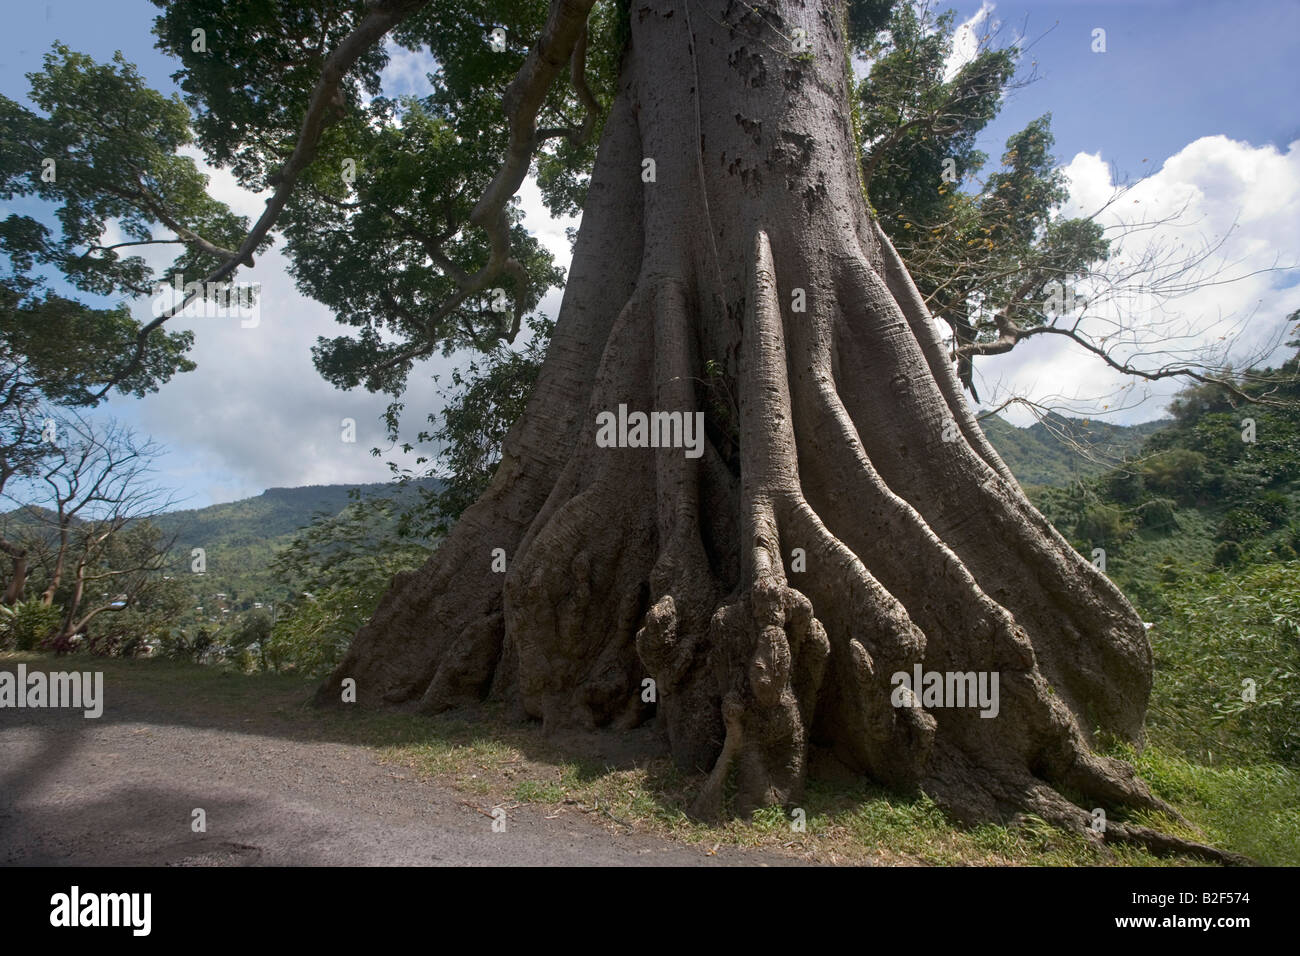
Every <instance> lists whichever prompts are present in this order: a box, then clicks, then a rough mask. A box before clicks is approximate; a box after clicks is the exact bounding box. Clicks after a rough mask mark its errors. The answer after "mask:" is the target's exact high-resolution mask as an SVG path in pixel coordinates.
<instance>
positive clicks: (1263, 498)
mask: <svg viewBox="0 0 1300 956" xmlns="http://www.w3.org/2000/svg"><path fill="white" fill-rule="evenodd" d="M1255 511H1256V513H1257V514H1258V515H1259V516H1260V518H1262V519H1263V521H1264V524H1265V526H1266V527H1267V528H1268V529H1269V530H1270V531H1271V530H1273V529H1275V528H1282V527H1285V526H1286V523H1287V520H1288V519H1289V518H1290V517H1291V499H1290V498H1288V497H1287V496H1286V495H1284V494H1282V492H1280V491H1266V492H1264V493H1263V494H1262V495H1260V496H1259V498H1258V500H1257V501H1256V502H1255Z"/></svg>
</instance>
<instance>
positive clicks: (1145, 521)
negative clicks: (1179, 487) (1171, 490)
mask: <svg viewBox="0 0 1300 956" xmlns="http://www.w3.org/2000/svg"><path fill="white" fill-rule="evenodd" d="M1177 507H1178V503H1177V502H1176V501H1174V500H1173V499H1172V498H1152V499H1151V500H1150V501H1146V502H1143V503H1142V504H1141V505H1139V506H1138V509H1137V516H1138V523H1139V524H1140V525H1142V527H1144V528H1148V529H1150V530H1153V531H1170V530H1173V529H1174V528H1177V527H1178V522H1177V521H1175V520H1174V511H1175V509H1176V508H1177Z"/></svg>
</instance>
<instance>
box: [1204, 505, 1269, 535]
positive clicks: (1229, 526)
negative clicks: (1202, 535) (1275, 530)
mask: <svg viewBox="0 0 1300 956" xmlns="http://www.w3.org/2000/svg"><path fill="white" fill-rule="evenodd" d="M1266 529H1267V524H1266V522H1265V521H1264V518H1263V516H1262V515H1260V514H1259V513H1257V512H1255V511H1252V510H1250V509H1248V508H1233V509H1232V510H1231V511H1229V512H1228V513H1227V514H1226V515H1224V516H1223V520H1222V521H1220V522H1219V529H1218V530H1217V531H1216V532H1215V533H1214V536H1215V537H1216V538H1218V539H1219V540H1220V541H1244V540H1246V539H1248V538H1256V537H1259V536H1260V535H1261V534H1263V533H1264V531H1265V530H1266Z"/></svg>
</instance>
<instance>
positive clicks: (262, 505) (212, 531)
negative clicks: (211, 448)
mask: <svg viewBox="0 0 1300 956" xmlns="http://www.w3.org/2000/svg"><path fill="white" fill-rule="evenodd" d="M420 487H423V488H426V489H430V490H432V489H435V488H437V487H438V484H437V482H436V481H433V480H428V481H424V482H412V483H411V484H409V485H407V486H405V487H400V488H399V487H398V486H395V485H393V484H390V483H387V482H374V483H371V484H364V485H307V486H305V487H301V488H268V489H267V490H266V491H264V492H263V493H262V494H260V495H257V496H256V497H253V498H245V499H243V500H241V501H231V502H228V503H225V504H219V505H209V506H208V507H206V508H194V509H186V510H182V511H172V512H168V513H167V514H164V515H161V516H159V517H157V518H155V519H154V523H155V524H157V525H158V526H159V527H161V528H162V529H163V531H164V533H165V534H167V535H168V536H175V545H174V547H173V553H174V555H175V564H174V566H173V569H172V573H173V574H175V575H177V576H178V577H181V576H184V578H185V579H187V580H190V581H192V582H193V586H194V587H193V593H194V595H195V597H196V599H198V600H199V601H200V602H202V601H204V600H207V601H208V602H209V603H212V602H213V601H215V602H216V603H217V604H218V605H219V606H224V607H230V608H232V609H235V610H238V609H241V608H245V607H248V606H251V605H252V604H253V603H255V602H263V603H270V602H273V601H281V600H284V599H285V598H287V597H288V596H289V595H288V593H287V592H286V591H285V589H284V587H283V586H282V585H281V584H280V583H279V582H278V581H276V580H275V577H274V575H273V574H272V573H271V570H270V564H271V560H272V558H274V556H275V554H276V552H278V551H280V550H282V549H283V548H286V547H288V546H289V545H290V544H291V543H292V541H293V538H294V535H295V534H296V533H297V531H298V530H299V529H300V528H304V527H306V526H307V525H309V524H311V522H312V519H313V518H314V517H316V516H317V515H322V514H324V515H337V514H338V513H339V512H340V511H342V510H343V509H344V508H346V507H347V506H348V505H349V504H350V503H351V501H352V498H351V497H350V495H351V494H352V493H353V492H354V491H355V492H359V493H360V494H361V496H362V497H363V498H371V497H376V496H379V497H390V498H393V499H394V500H395V501H396V502H397V503H398V505H399V507H401V506H406V505H410V504H414V503H415V502H416V501H417V500H418V495H419V491H418V488H420ZM376 530H377V531H380V530H382V529H376ZM196 548H201V549H203V560H204V563H205V565H206V569H205V571H204V572H203V574H202V575H201V576H200V575H198V574H196V573H195V572H194V570H193V568H194V560H195V555H194V549H196ZM218 594H221V595H225V597H224V598H221V599H217V597H216V596H217V595H218Z"/></svg>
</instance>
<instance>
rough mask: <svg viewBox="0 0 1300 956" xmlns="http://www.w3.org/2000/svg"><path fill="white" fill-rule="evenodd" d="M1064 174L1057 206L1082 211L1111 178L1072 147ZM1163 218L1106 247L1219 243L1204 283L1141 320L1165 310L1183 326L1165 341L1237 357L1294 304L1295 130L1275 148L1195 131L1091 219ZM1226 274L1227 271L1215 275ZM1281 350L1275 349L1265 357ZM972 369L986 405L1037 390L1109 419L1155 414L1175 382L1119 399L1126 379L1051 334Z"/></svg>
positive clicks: (1299, 283)
mask: <svg viewBox="0 0 1300 956" xmlns="http://www.w3.org/2000/svg"><path fill="white" fill-rule="evenodd" d="M1065 173H1066V176H1067V177H1068V179H1069V189H1070V199H1069V202H1068V204H1067V206H1066V208H1065V210H1064V214H1065V215H1066V216H1079V215H1090V214H1091V213H1093V212H1095V211H1096V210H1097V209H1099V208H1100V207H1101V206H1103V205H1104V204H1105V203H1106V201H1107V199H1109V198H1110V197H1111V195H1112V194H1113V193H1114V191H1115V185H1116V184H1115V178H1114V176H1113V174H1112V172H1111V170H1110V169H1109V168H1108V166H1107V164H1106V163H1105V162H1104V161H1103V159H1102V157H1101V156H1100V155H1097V154H1089V153H1079V154H1078V155H1076V156H1075V157H1074V159H1073V160H1071V162H1070V163H1069V164H1068V165H1067V166H1066V167H1065ZM1170 217H1175V218H1176V221H1175V222H1173V223H1169V224H1166V225H1159V226H1155V227H1154V228H1152V229H1150V230H1146V231H1142V232H1139V233H1137V234H1135V235H1132V236H1130V237H1129V238H1128V239H1127V240H1126V242H1125V244H1124V248H1123V251H1122V252H1121V253H1120V254H1119V255H1117V257H1116V258H1118V259H1120V260H1123V261H1127V262H1132V261H1134V259H1135V258H1136V257H1138V256H1140V255H1142V254H1143V253H1144V252H1146V251H1148V250H1150V249H1155V248H1166V249H1170V250H1174V251H1175V254H1176V255H1182V256H1185V255H1186V253H1188V252H1191V251H1193V250H1198V249H1202V248H1204V247H1205V246H1206V245H1207V244H1211V245H1212V244H1218V243H1221V245H1220V246H1219V248H1218V249H1217V251H1216V252H1215V254H1214V255H1213V257H1212V258H1211V260H1210V261H1209V262H1208V263H1207V265H1206V268H1205V270H1203V271H1204V273H1205V277H1206V278H1210V277H1213V274H1214V273H1218V276H1217V282H1218V284H1203V285H1202V286H1201V287H1200V288H1198V289H1197V290H1196V291H1194V292H1192V293H1190V294H1188V295H1184V296H1181V297H1179V298H1177V299H1174V300H1170V301H1167V302H1165V304H1164V305H1163V307H1162V310H1161V309H1157V311H1156V312H1155V314H1154V316H1150V315H1148V316H1147V319H1151V318H1156V319H1161V320H1172V323H1173V325H1175V326H1177V327H1180V328H1181V329H1182V330H1183V331H1184V332H1186V333H1187V337H1186V338H1185V339H1183V340H1181V341H1179V342H1177V343H1169V347H1171V348H1172V347H1175V346H1177V347H1180V348H1185V349H1193V350H1195V349H1201V348H1211V349H1214V348H1218V349H1223V348H1230V351H1229V352H1228V355H1229V357H1230V358H1235V359H1236V360H1237V361H1238V364H1240V362H1241V361H1242V360H1244V359H1245V358H1247V357H1249V356H1251V355H1253V354H1255V353H1257V352H1258V351H1259V350H1260V349H1261V348H1262V347H1264V346H1265V345H1266V344H1267V343H1269V342H1271V341H1274V340H1276V339H1277V337H1278V335H1279V333H1280V332H1281V331H1282V330H1284V329H1285V326H1286V316H1287V315H1288V314H1290V313H1291V312H1293V311H1295V310H1296V309H1297V308H1300V269H1297V268H1296V266H1297V264H1300V141H1297V142H1294V143H1291V144H1290V146H1288V147H1287V149H1286V151H1285V152H1283V151H1280V150H1278V149H1277V148H1276V147H1274V146H1252V145H1251V144H1249V143H1245V142H1238V141H1235V140H1231V139H1228V138H1227V137H1225V136H1205V137H1202V138H1200V139H1198V140H1195V141H1194V142H1192V143H1189V144H1188V145H1187V146H1185V147H1184V148H1183V149H1182V150H1180V151H1179V152H1178V153H1177V154H1175V155H1174V156H1171V157H1170V158H1169V159H1168V160H1167V161H1166V162H1165V164H1164V165H1163V166H1162V167H1161V168H1160V170H1159V171H1158V172H1156V173H1154V174H1153V175H1150V176H1149V177H1147V178H1146V179H1144V180H1142V181H1140V182H1138V183H1137V184H1136V185H1134V186H1133V187H1132V188H1131V189H1130V190H1129V192H1128V193H1127V194H1126V195H1125V196H1124V198H1123V199H1122V200H1120V202H1119V203H1117V204H1115V205H1113V206H1111V207H1110V208H1109V209H1107V210H1106V211H1105V212H1103V213H1102V214H1101V216H1100V217H1099V221H1100V222H1101V223H1102V224H1103V225H1105V226H1110V227H1114V226H1118V225H1120V224H1122V223H1133V222H1136V221H1145V222H1151V223H1154V222H1158V221H1161V220H1164V219H1167V218H1170ZM1180 244H1181V250H1180V249H1179V246H1180ZM1286 267H1289V268H1286ZM1229 278H1236V279H1237V281H1231V282H1225V281H1223V280H1225V279H1229ZM1143 312H1145V310H1143ZM1139 314H1142V313H1139ZM1100 315H1101V317H1103V318H1105V317H1114V312H1113V311H1111V312H1110V313H1107V311H1106V309H1105V308H1104V307H1103V309H1102V310H1101V311H1100ZM1086 327H1087V326H1085V328H1086ZM1094 328H1100V326H1094ZM1234 332H1235V333H1236V334H1234ZM1220 336H1225V337H1224V338H1223V339H1220ZM1288 351H1289V350H1285V349H1282V350H1279V351H1276V352H1274V353H1273V355H1272V361H1274V362H1276V361H1277V360H1279V359H1281V358H1282V357H1284V356H1285V355H1286V354H1287V353H1288ZM1148 364H1149V363H1148ZM976 375H977V380H976V385H977V387H978V388H979V391H980V397H981V398H982V399H984V401H985V405H986V406H989V407H991V406H994V405H998V404H1001V403H1002V402H1003V401H1005V400H1006V399H1007V398H1008V397H1009V396H1010V395H1013V394H1015V395H1023V396H1025V397H1028V398H1031V399H1035V400H1044V399H1051V398H1053V397H1059V398H1060V399H1064V403H1063V408H1071V409H1073V410H1074V411H1075V412H1076V413H1079V414H1092V415H1098V414H1105V413H1107V412H1110V413H1113V417H1111V418H1110V420H1111V421H1115V422H1118V423H1131V422H1137V421H1145V420H1149V419H1152V418H1157V417H1160V415H1161V414H1162V412H1163V408H1164V406H1165V404H1166V403H1167V402H1168V399H1169V397H1170V396H1171V395H1172V394H1173V393H1174V392H1176V391H1178V389H1179V388H1181V387H1182V384H1180V382H1179V381H1178V380H1164V381H1161V382H1155V383H1150V384H1132V386H1131V387H1130V388H1129V389H1128V390H1127V391H1126V392H1124V393H1123V395H1122V396H1120V397H1118V398H1117V397H1116V394H1115V393H1116V392H1117V391H1119V390H1120V389H1124V388H1125V387H1126V386H1129V385H1130V384H1131V383H1132V380H1131V379H1129V378H1127V377H1125V376H1123V375H1122V374H1120V373H1119V372H1117V371H1114V370H1112V369H1109V368H1107V367H1106V366H1105V365H1104V364H1103V363H1102V362H1101V360H1100V359H1098V358H1096V357H1094V356H1091V355H1089V354H1088V353H1086V352H1084V351H1083V350H1081V349H1080V348H1079V347H1078V346H1077V345H1074V344H1073V343H1071V342H1069V341H1067V340H1065V339H1063V338H1061V337H1058V336H1040V337H1038V338H1035V339H1030V340H1026V341H1025V342H1023V343H1021V344H1020V345H1018V346H1017V347H1016V348H1015V350H1014V351H1012V352H1011V353H1009V354H1007V355H1005V356H991V357H987V358H982V359H979V360H977V362H976ZM1105 405H1109V406H1110V408H1109V409H1106V408H1103V406H1105ZM1117 408H1119V409H1122V410H1119V411H1116V409H1117ZM1009 417H1011V418H1012V419H1013V420H1014V421H1016V422H1017V423H1018V424H1026V423H1027V422H1028V421H1030V420H1032V419H1031V418H1030V417H1029V413H1028V412H1022V413H1013V414H1010V415H1009Z"/></svg>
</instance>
